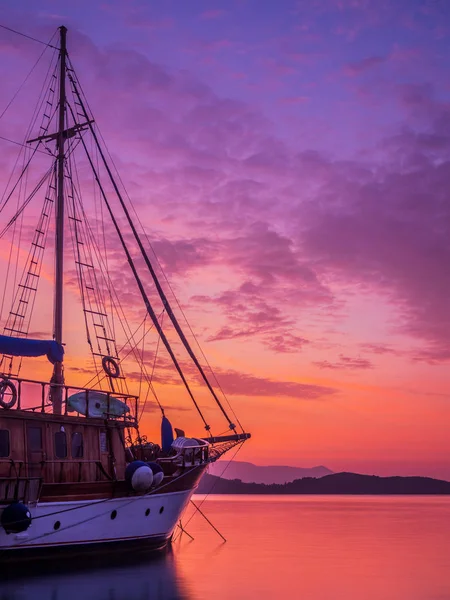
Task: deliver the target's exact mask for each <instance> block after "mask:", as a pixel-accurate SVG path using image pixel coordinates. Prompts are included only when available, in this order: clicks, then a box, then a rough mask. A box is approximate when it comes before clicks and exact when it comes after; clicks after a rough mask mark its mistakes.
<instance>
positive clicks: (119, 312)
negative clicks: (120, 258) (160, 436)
mask: <svg viewBox="0 0 450 600" xmlns="http://www.w3.org/2000/svg"><path fill="white" fill-rule="evenodd" d="M78 202H79V203H80V200H78ZM102 204H103V203H102ZM80 208H81V212H82V214H83V217H84V222H85V225H86V231H87V234H88V239H89V238H90V240H91V242H92V247H93V249H94V253H95V256H96V259H97V260H98V262H99V265H100V267H102V268H101V269H100V272H101V275H102V277H103V280H104V282H105V284H106V287H107V289H108V291H109V292H110V297H111V301H112V308H113V309H114V310H115V311H116V313H117V315H118V316H119V321H120V324H121V327H122V330H123V332H124V334H125V335H126V336H128V339H127V341H126V342H125V344H124V345H123V346H122V348H121V349H120V350H119V351H118V353H117V356H119V354H120V353H121V352H122V351H123V350H124V348H125V347H126V346H127V344H128V343H129V342H130V340H133V341H134V336H135V335H136V334H137V333H138V331H139V329H140V328H141V327H142V323H141V325H139V327H138V328H137V330H136V331H135V333H133V331H132V329H131V327H130V325H129V323H128V321H127V318H126V315H125V312H124V309H123V307H122V305H121V303H120V299H119V296H118V294H117V292H116V291H115V289H114V286H113V284H112V282H111V279H110V277H109V275H108V269H107V268H105V264H104V262H103V259H102V256H101V253H100V249H99V248H98V246H97V245H96V238H95V236H94V232H93V231H92V229H91V227H90V225H89V222H88V219H87V216H86V213H85V211H84V208H83V206H82V205H81V204H80ZM105 273H106V275H105ZM111 292H114V294H113V293H111ZM114 295H115V300H114V297H113V296H114ZM162 312H163V311H162ZM162 312H161V314H160V315H159V317H160V316H161V315H162ZM120 315H122V318H121V317H120ZM159 317H158V319H159ZM152 328H153V325H152V326H151V327H150V329H149V330H148V331H147V334H148V333H149V332H150V330H151V329H152ZM127 329H128V331H127ZM141 341H142V338H141V339H140V340H139V341H138V342H135V346H131V349H130V350H129V351H128V352H127V354H126V355H125V356H123V357H122V360H125V359H126V358H127V357H128V356H129V355H130V354H131V352H133V354H134V356H135V359H136V361H137V363H138V364H140V363H139V357H138V355H137V353H136V348H137V346H138V345H139V344H140V343H141ZM141 368H143V370H144V374H145V377H146V381H147V383H149V385H150V388H151V390H152V393H153V395H154V397H155V399H156V401H157V403H158V405H159V407H160V409H161V410H162V407H161V404H160V403H159V400H158V397H157V395H156V392H155V390H154V388H153V386H152V385H151V382H150V381H149V377H148V374H147V371H146V367H145V365H144V364H142V365H141ZM96 378H97V376H96V377H93V378H91V379H90V380H89V382H88V384H86V385H85V386H84V387H88V385H89V384H90V383H91V382H92V381H94V380H95V379H96ZM103 378H104V377H103ZM103 378H102V379H103ZM100 381H101V379H100Z"/></svg>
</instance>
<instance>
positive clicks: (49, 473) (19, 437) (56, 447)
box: [0, 411, 126, 483]
mask: <svg viewBox="0 0 450 600" xmlns="http://www.w3.org/2000/svg"><path fill="white" fill-rule="evenodd" d="M15 412H16V411H14V413H15ZM14 413H13V411H10V412H9V413H8V415H7V418H4V417H3V418H2V414H1V413H0V448H1V441H2V438H1V436H2V433H1V432H2V430H8V431H9V455H8V456H0V477H17V476H19V477H20V476H22V477H26V476H28V477H43V478H44V481H45V482H48V483H69V482H80V481H84V482H88V481H105V480H108V479H110V478H111V477H113V476H114V474H113V471H112V466H113V462H114V467H115V472H116V477H117V478H118V479H123V478H124V475H125V466H126V462H125V450H124V441H123V440H124V433H123V428H122V427H118V426H117V425H116V424H109V426H108V427H104V426H101V424H95V425H94V424H93V423H92V422H88V421H87V420H84V419H76V420H74V419H71V418H70V417H65V418H64V417H63V418H60V419H57V420H49V419H48V416H47V418H44V415H42V416H41V415H33V416H31V418H30V416H28V415H27V416H23V415H22V416H21V417H19V415H17V416H16V415H15V414H14ZM75 434H77V436H78V437H77V441H79V440H80V437H79V436H80V435H81V436H82V441H83V456H74V453H75V451H76V450H77V448H76V447H73V443H72V441H73V436H74V435H75ZM3 435H5V434H3ZM55 436H56V437H55ZM56 440H58V441H57V442H56ZM64 440H65V444H64ZM58 451H59V455H58ZM3 453H5V452H3ZM99 463H100V464H101V465H102V467H103V469H101V468H99V466H98V465H99ZM102 471H103V472H102Z"/></svg>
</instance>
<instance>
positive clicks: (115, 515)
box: [111, 510, 117, 521]
mask: <svg viewBox="0 0 450 600" xmlns="http://www.w3.org/2000/svg"><path fill="white" fill-rule="evenodd" d="M116 517H117V510H113V511H112V513H111V520H112V521H114V519H115V518H116Z"/></svg>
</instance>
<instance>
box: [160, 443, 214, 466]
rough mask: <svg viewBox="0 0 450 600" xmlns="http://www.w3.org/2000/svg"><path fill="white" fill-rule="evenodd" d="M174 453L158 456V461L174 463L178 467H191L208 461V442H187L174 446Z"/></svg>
mask: <svg viewBox="0 0 450 600" xmlns="http://www.w3.org/2000/svg"><path fill="white" fill-rule="evenodd" d="M175 450H176V453H175V454H174V455H173V456H169V457H164V458H159V459H158V462H160V463H169V462H171V463H176V464H177V465H178V466H179V467H193V466H196V465H201V464H204V463H207V462H208V458H209V444H205V442H203V443H200V442H199V443H198V444H192V445H191V444H189V445H186V446H182V447H179V448H175Z"/></svg>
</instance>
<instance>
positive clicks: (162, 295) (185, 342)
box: [69, 74, 236, 429]
mask: <svg viewBox="0 0 450 600" xmlns="http://www.w3.org/2000/svg"><path fill="white" fill-rule="evenodd" d="M69 80H70V81H71V82H72V85H73V87H74V90H75V93H76V95H77V97H78V101H79V103H80V105H81V109H82V110H83V112H84V115H85V118H86V121H88V127H89V129H90V131H91V134H92V136H93V138H94V141H95V143H96V144H97V147H98V150H99V153H100V157H101V159H102V161H103V164H104V167H105V169H106V171H107V173H108V175H109V178H110V180H111V183H112V185H113V187H114V190H115V192H116V194H117V197H118V199H119V202H120V204H121V206H122V210H123V212H124V214H125V217H126V219H127V221H128V224H129V225H130V228H131V231H132V233H133V236H134V238H135V240H136V242H137V244H138V246H139V250H140V252H141V255H142V258H143V259H144V261H145V264H146V266H147V268H148V270H149V272H150V274H151V276H152V279H153V282H154V284H155V286H156V289H157V291H158V294H159V296H160V298H161V301H162V303H163V305H164V307H165V309H166V311H167V314H168V315H169V318H170V320H171V321H172V324H173V326H174V328H175V330H176V332H177V333H178V336H179V338H180V340H181V341H182V343H183V345H184V347H185V348H186V351H187V353H188V354H189V356H190V357H191V359H192V361H193V362H194V364H195V366H196V367H197V369H198V371H199V373H200V375H201V376H202V379H203V381H204V382H205V384H206V386H207V388H208V389H209V391H210V392H211V394H212V396H213V398H214V400H215V401H216V403H217V405H218V407H219V408H220V410H221V411H222V413H223V415H224V417H225V418H226V419H227V421H228V423H229V425H230V429H236V425H234V423H232V421H231V419H230V418H229V416H228V415H227V412H226V410H225V408H224V407H223V406H222V403H221V402H220V400H219V398H218V396H217V394H216V393H215V391H214V388H213V387H212V385H211V383H210V382H209V379H208V378H207V377H206V373H205V372H204V370H203V368H202V366H201V365H200V363H199V362H198V359H197V357H196V356H195V354H194V352H193V350H192V348H191V346H190V344H189V342H188V340H187V338H186V336H185V335H184V333H183V330H182V329H181V327H180V324H179V323H178V320H177V318H176V316H175V314H174V313H173V311H172V308H171V306H170V304H169V301H168V299H167V297H166V295H165V293H164V290H163V289H162V287H161V284H160V282H159V280H158V278H157V276H156V273H155V271H154V269H153V265H152V264H151V262H150V260H149V258H148V255H147V252H146V250H145V248H144V246H143V244H142V240H141V239H140V237H139V234H138V232H137V230H136V228H135V225H134V223H133V220H132V219H131V216H130V213H129V212H128V209H127V207H126V205H125V202H124V200H123V198H122V195H121V193H120V191H119V188H118V187H117V183H116V181H115V179H114V177H113V174H112V172H111V169H110V168H109V165H108V163H107V161H106V158H105V155H104V153H103V150H102V149H101V146H100V144H99V141H98V138H97V134H96V133H95V130H94V128H93V126H92V123H90V122H89V121H90V119H89V117H88V114H87V112H86V108H85V106H84V103H83V100H82V98H81V96H80V94H79V92H78V89H77V87H76V84H75V81H74V79H73V77H72V76H71V75H70V74H69Z"/></svg>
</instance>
